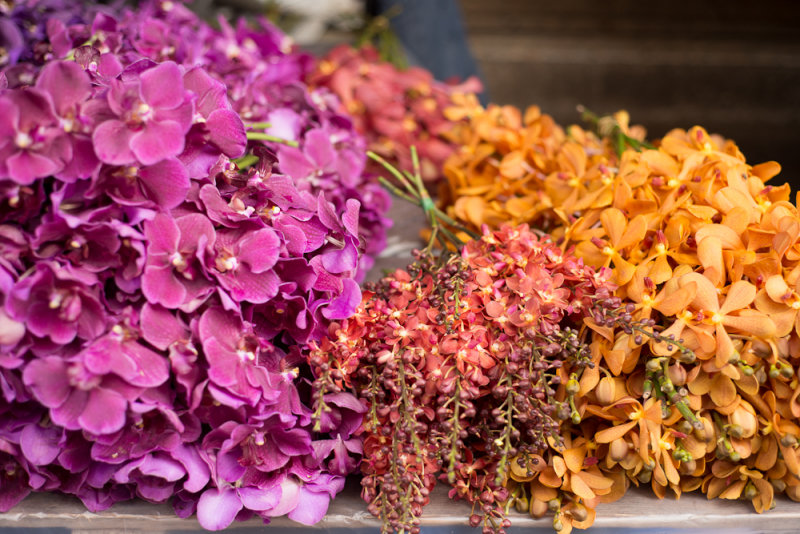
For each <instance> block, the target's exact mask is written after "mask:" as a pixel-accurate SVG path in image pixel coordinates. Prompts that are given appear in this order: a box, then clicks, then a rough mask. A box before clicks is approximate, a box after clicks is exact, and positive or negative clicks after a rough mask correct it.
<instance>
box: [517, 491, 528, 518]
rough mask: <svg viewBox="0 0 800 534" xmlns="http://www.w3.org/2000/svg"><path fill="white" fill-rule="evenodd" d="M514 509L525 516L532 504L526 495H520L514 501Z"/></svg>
mask: <svg viewBox="0 0 800 534" xmlns="http://www.w3.org/2000/svg"><path fill="white" fill-rule="evenodd" d="M514 508H515V509H516V510H517V512H519V513H521V514H524V513H525V512H527V511H528V510H529V509H530V503H529V502H528V497H526V496H525V495H520V496H519V497H517V498H516V499H515V500H514Z"/></svg>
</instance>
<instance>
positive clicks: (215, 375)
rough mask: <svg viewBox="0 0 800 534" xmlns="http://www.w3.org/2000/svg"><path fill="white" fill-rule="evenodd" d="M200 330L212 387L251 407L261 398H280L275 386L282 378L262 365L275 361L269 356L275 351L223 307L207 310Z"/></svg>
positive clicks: (202, 318)
mask: <svg viewBox="0 0 800 534" xmlns="http://www.w3.org/2000/svg"><path fill="white" fill-rule="evenodd" d="M198 330H199V334H200V339H201V340H202V342H203V352H204V353H205V356H206V359H207V360H208V366H209V367H208V379H209V381H210V382H211V383H212V384H213V385H215V386H217V387H219V388H221V389H223V390H225V391H226V392H227V393H228V394H229V395H233V396H235V397H238V398H240V399H241V401H240V402H244V403H247V404H249V405H250V406H255V405H256V403H257V402H258V401H259V400H261V399H262V398H264V399H267V398H272V399H274V398H276V397H277V396H278V394H279V392H278V391H277V390H275V388H274V386H275V385H276V384H277V381H280V380H283V378H282V377H281V376H280V375H276V374H274V373H271V372H269V371H268V370H267V369H266V368H265V367H264V366H263V365H261V363H262V360H264V359H267V358H270V357H273V355H272V354H270V353H271V352H272V353H274V352H275V351H277V349H276V348H274V347H272V346H270V345H268V344H266V343H265V342H264V341H263V340H262V339H260V338H259V337H258V336H256V335H255V334H254V333H253V332H252V330H251V329H250V328H249V327H247V326H246V325H244V324H243V323H242V321H241V320H240V319H238V318H237V317H236V316H235V315H234V314H232V313H230V312H226V311H225V310H224V309H222V308H221V307H216V308H210V309H208V310H207V311H206V312H205V313H204V314H203V315H202V317H200V323H199V325H198ZM234 402H235V401H234ZM233 407H237V406H236V405H234V406H233Z"/></svg>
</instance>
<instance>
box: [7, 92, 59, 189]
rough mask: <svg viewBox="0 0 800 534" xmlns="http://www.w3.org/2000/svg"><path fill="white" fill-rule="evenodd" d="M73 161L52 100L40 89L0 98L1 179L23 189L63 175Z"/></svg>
mask: <svg viewBox="0 0 800 534" xmlns="http://www.w3.org/2000/svg"><path fill="white" fill-rule="evenodd" d="M71 158H72V147H71V145H70V142H69V140H68V139H67V137H66V136H65V135H63V131H62V129H61V128H60V127H59V124H58V119H57V117H56V115H55V112H54V110H53V105H52V103H51V102H50V100H49V98H48V97H47V96H46V95H45V94H44V93H42V92H41V91H39V90H37V89H20V90H12V91H7V92H5V93H3V94H0V178H5V177H8V178H10V179H11V180H13V181H15V182H16V183H18V184H21V185H28V184H31V183H33V181H34V180H36V179H37V178H43V177H45V176H49V175H51V174H54V173H57V172H60V171H61V170H63V169H64V166H65V165H66V163H67V162H68V161H69V160H70V159H71Z"/></svg>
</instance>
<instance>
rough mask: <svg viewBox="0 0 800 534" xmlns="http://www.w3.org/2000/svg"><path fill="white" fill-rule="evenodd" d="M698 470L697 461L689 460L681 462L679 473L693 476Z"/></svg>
mask: <svg viewBox="0 0 800 534" xmlns="http://www.w3.org/2000/svg"><path fill="white" fill-rule="evenodd" d="M696 470H697V461H696V460H689V461H687V462H681V465H680V467H679V471H680V472H681V474H683V475H691V474H692V473H694V472H695V471H696Z"/></svg>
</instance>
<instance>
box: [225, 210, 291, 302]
mask: <svg viewBox="0 0 800 534" xmlns="http://www.w3.org/2000/svg"><path fill="white" fill-rule="evenodd" d="M279 253H280V239H279V238H278V236H277V235H276V233H275V231H273V230H272V229H271V228H258V227H253V226H241V227H240V228H237V229H235V230H234V229H230V230H220V231H219V232H217V239H216V241H215V243H214V259H213V262H214V269H213V272H214V275H215V276H216V278H217V280H219V283H220V285H221V286H222V287H223V288H225V289H226V290H227V291H228V292H229V293H230V296H231V297H232V298H233V299H234V300H235V301H236V302H252V303H256V304H259V303H263V302H267V301H268V300H269V299H271V298H272V297H274V296H275V295H276V294H277V292H278V283H279V279H278V276H277V275H276V274H275V272H274V271H273V270H272V267H273V266H274V265H275V262H276V261H277V260H278V254H279Z"/></svg>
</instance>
